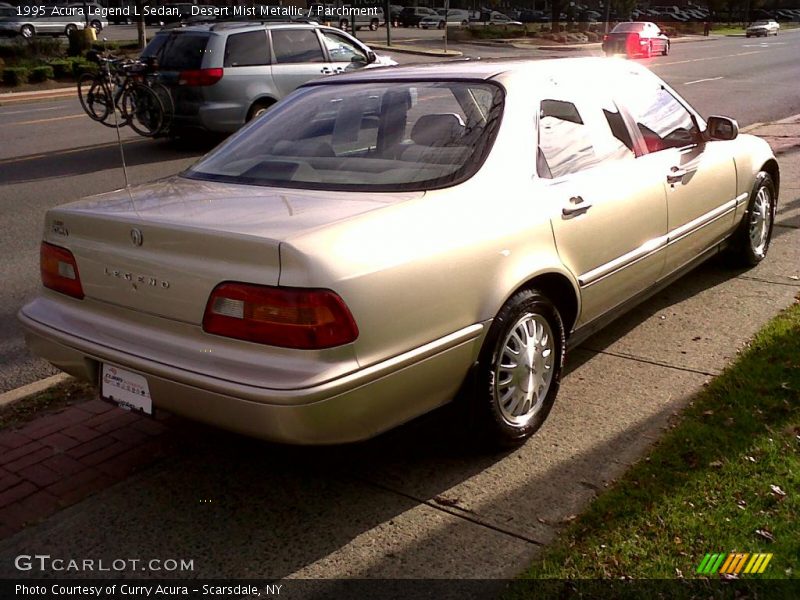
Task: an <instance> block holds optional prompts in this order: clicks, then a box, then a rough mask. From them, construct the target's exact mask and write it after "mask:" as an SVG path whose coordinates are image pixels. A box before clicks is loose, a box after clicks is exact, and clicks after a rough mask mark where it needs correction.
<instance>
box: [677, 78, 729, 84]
mask: <svg viewBox="0 0 800 600" xmlns="http://www.w3.org/2000/svg"><path fill="white" fill-rule="evenodd" d="M719 79H725V78H724V77H708V78H707V79H695V80H694V81H687V82H686V83H684V84H683V85H694V84H695V83H703V82H704V81H717V80H719Z"/></svg>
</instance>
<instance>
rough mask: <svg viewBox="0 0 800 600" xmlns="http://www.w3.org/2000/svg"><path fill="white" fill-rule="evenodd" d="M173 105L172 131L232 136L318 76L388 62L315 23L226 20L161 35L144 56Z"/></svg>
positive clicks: (177, 29) (388, 62)
mask: <svg viewBox="0 0 800 600" xmlns="http://www.w3.org/2000/svg"><path fill="white" fill-rule="evenodd" d="M142 57H143V58H150V57H152V58H154V59H155V60H156V61H157V64H158V66H159V73H158V77H159V80H160V81H161V82H162V83H164V84H165V85H166V86H167V87H168V88H169V89H170V91H171V94H172V97H173V100H174V103H175V116H174V118H173V125H172V133H173V135H179V134H181V133H183V132H185V131H186V130H187V129H195V128H199V129H205V130H209V131H216V132H232V131H236V130H237V129H239V128H240V127H241V126H242V125H244V123H246V122H247V121H250V120H252V119H254V118H256V117H258V116H259V115H261V114H262V113H263V112H265V111H266V110H267V109H268V108H269V107H270V106H272V105H273V104H274V103H275V102H277V101H278V100H280V99H281V98H283V97H284V96H286V95H287V94H289V93H290V92H293V91H294V90H295V88H297V87H298V86H300V85H302V84H303V83H306V82H307V81H310V80H312V79H316V78H319V77H324V76H325V75H331V74H334V73H342V72H349V71H355V70H359V69H363V68H372V67H376V66H387V65H393V64H395V62H394V61H393V60H391V59H389V58H387V57H384V56H378V55H376V54H375V53H374V52H373V51H372V50H370V48H369V47H368V46H366V45H364V44H363V43H362V42H360V41H359V40H357V39H355V38H354V37H352V36H351V35H349V34H347V33H345V32H343V31H340V30H338V29H334V28H331V27H324V26H320V25H317V24H314V23H307V24H306V23H303V24H300V23H281V22H266V23H260V22H224V21H221V22H219V23H215V24H212V23H206V24H198V25H189V26H186V27H179V28H174V29H165V30H162V31H159V32H158V33H157V34H156V35H155V36H154V37H153V39H152V40H151V41H150V43H149V44H148V45H147V47H146V48H145V49H144V51H143V52H142Z"/></svg>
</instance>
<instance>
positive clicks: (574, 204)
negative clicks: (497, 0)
mask: <svg viewBox="0 0 800 600" xmlns="http://www.w3.org/2000/svg"><path fill="white" fill-rule="evenodd" d="M778 184H779V174H778V165H777V163H776V161H775V158H774V156H773V153H772V152H771V150H770V148H769V146H768V145H767V143H765V142H764V141H762V140H760V139H758V138H755V137H752V136H749V135H740V134H739V132H738V127H737V124H736V122H735V121H733V120H731V119H728V118H725V117H710V118H708V120H704V119H703V118H702V117H701V116H700V115H698V114H697V113H696V112H695V111H694V110H692V108H691V107H690V106H689V105H688V104H687V103H686V102H685V101H684V100H683V99H681V98H680V96H678V95H677V94H676V93H675V92H674V91H673V90H672V89H671V88H670V87H669V86H667V85H665V84H664V83H663V82H662V81H661V80H660V79H659V78H657V77H656V76H655V75H653V74H652V73H651V72H649V71H648V70H647V69H645V68H644V67H642V66H640V65H637V64H632V63H630V62H626V61H622V60H616V59H603V58H587V59H567V60H552V61H542V62H491V61H486V62H485V61H475V62H470V63H466V62H463V63H462V62H454V63H445V64H438V65H427V66H411V67H402V68H391V69H376V70H373V71H362V72H359V73H354V74H351V75H343V76H337V77H332V78H327V79H322V80H318V81H315V82H313V83H311V84H308V85H306V86H304V87H302V88H300V89H299V90H297V91H296V92H294V93H293V94H292V95H290V96H289V97H287V98H286V99H285V100H284V101H282V102H280V103H278V104H277V105H276V106H275V108H274V109H272V110H270V111H269V112H268V113H266V114H265V115H264V116H262V117H261V118H259V119H257V120H255V121H254V122H253V123H251V124H250V125H248V126H246V127H245V128H244V129H242V130H241V131H240V132H239V133H237V134H236V135H234V136H233V137H231V138H230V139H229V140H228V141H227V142H226V143H224V144H223V145H221V146H220V147H219V148H217V149H215V150H214V151H213V152H211V153H210V154H209V155H207V156H206V157H204V158H203V159H202V160H200V162H198V163H197V164H195V165H194V166H193V167H191V168H190V169H188V170H187V171H185V172H184V173H182V174H180V175H178V176H176V177H173V178H170V179H167V180H163V181H159V182H155V183H152V184H148V185H143V186H139V187H135V188H132V189H130V190H129V191H126V190H121V191H116V192H112V193H108V194H103V195H99V196H95V197H92V198H88V199H84V200H81V201H79V202H76V203H73V204H69V205H66V206H60V207H57V208H53V209H51V210H50V211H48V213H47V216H46V222H45V230H44V241H43V243H42V246H41V276H42V281H43V284H44V289H43V290H42V293H41V294H40V295H39V296H38V297H37V298H35V299H34V300H33V301H31V302H30V303H29V304H27V305H26V306H25V307H24V308H23V309H22V310H21V311H20V313H19V317H20V319H21V321H22V323H23V325H24V328H25V330H26V335H27V340H28V344H29V345H30V347H31V348H32V350H33V351H34V352H35V353H37V354H38V355H40V356H43V357H45V358H46V359H47V360H49V361H50V362H52V363H53V364H54V365H56V366H57V367H59V368H61V369H63V370H64V371H66V372H68V373H71V374H73V375H76V376H79V377H83V378H86V379H88V380H91V381H95V382H97V383H98V385H99V388H100V393H101V395H102V396H103V397H105V398H108V399H113V400H114V401H116V402H118V403H119V404H121V405H123V406H126V407H133V408H136V409H139V410H142V411H144V412H146V413H152V411H153V410H154V409H155V410H158V409H166V410H169V411H173V412H175V413H179V414H182V415H186V416H188V417H191V418H195V419H199V420H202V421H205V422H208V423H212V424H215V425H218V426H220V427H224V428H228V429H231V430H234V431H238V432H242V433H245V434H249V435H253V436H258V437H262V438H266V439H270V440H276V441H281V442H290V443H302V444H323V443H340V442H348V441H354V440H361V439H365V438H369V437H370V436H374V435H376V434H378V433H380V432H382V431H385V430H387V429H389V428H391V427H394V426H396V425H398V424H400V423H403V422H405V421H408V420H410V419H412V418H414V417H416V416H417V415H420V414H422V413H425V412H426V411H430V410H431V409H434V408H435V407H438V406H441V405H443V404H445V403H447V402H449V401H451V400H452V399H453V398H454V397H456V396H458V397H459V398H462V397H463V398H467V399H468V400H466V401H465V403H464V405H465V410H467V411H469V412H470V414H471V419H470V420H471V421H474V422H475V423H476V424H477V426H478V427H480V428H481V429H482V434H483V435H484V436H487V437H488V438H489V439H491V440H493V441H494V442H497V443H500V444H511V443H515V442H519V441H521V440H524V439H525V438H526V437H528V436H529V435H531V434H532V433H533V432H535V431H536V430H537V429H538V428H539V427H540V426H541V425H542V423H543V422H544V420H545V418H546V417H547V414H548V412H549V411H550V409H551V407H552V406H553V402H554V400H555V397H556V394H557V392H558V388H559V382H560V377H561V372H562V365H563V362H564V356H565V349H566V345H567V344H568V343H569V344H570V345H572V344H574V343H577V342H578V341H579V340H580V339H582V338H583V337H585V336H586V335H587V334H588V333H589V332H591V331H594V330H596V329H597V328H598V327H599V326H600V325H601V324H603V323H605V322H608V321H609V320H610V319H611V318H613V317H614V316H616V315H618V314H619V313H620V312H621V311H622V310H624V309H625V308H627V307H630V306H631V305H632V304H633V303H634V302H636V301H639V300H641V299H643V298H644V297H645V296H646V295H647V294H649V293H652V292H653V291H654V290H656V289H658V288H659V286H662V285H664V284H666V283H667V282H668V281H670V280H672V279H674V278H675V277H676V276H677V275H678V274H680V273H683V272H685V271H686V270H687V269H689V268H691V267H693V266H695V265H697V264H698V263H699V262H700V261H702V260H703V259H706V258H708V257H710V256H711V255H712V254H714V253H716V252H718V251H721V250H723V249H725V250H727V251H728V252H729V253H730V256H731V257H733V258H734V259H735V260H737V261H739V263H741V264H744V265H754V264H756V263H758V262H759V261H761V260H762V259H763V258H764V256H765V254H766V252H767V249H768V247H769V243H770V236H771V231H772V223H773V218H774V215H775V207H776V200H777V195H778Z"/></svg>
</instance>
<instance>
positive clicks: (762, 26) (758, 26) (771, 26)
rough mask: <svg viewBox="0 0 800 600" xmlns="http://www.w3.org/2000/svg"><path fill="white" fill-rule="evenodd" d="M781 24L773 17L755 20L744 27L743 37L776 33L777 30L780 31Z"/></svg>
mask: <svg viewBox="0 0 800 600" xmlns="http://www.w3.org/2000/svg"><path fill="white" fill-rule="evenodd" d="M780 28H781V26H780V25H778V22H777V21H775V20H773V19H768V20H763V21H756V22H755V23H752V24H750V26H749V27H748V28H747V29H745V32H744V35H745V37H752V36H756V37H759V36H762V35H763V36H764V37H766V36H768V35H778V31H780Z"/></svg>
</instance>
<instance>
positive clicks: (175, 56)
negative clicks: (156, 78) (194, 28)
mask: <svg viewBox="0 0 800 600" xmlns="http://www.w3.org/2000/svg"><path fill="white" fill-rule="evenodd" d="M208 37H209V36H208V34H206V33H178V32H170V33H159V34H157V35H156V36H155V37H154V38H153V39H152V40H151V42H150V43H149V44H148V45H147V47H146V48H145V49H144V52H142V57H143V58H147V57H151V56H154V57H155V58H156V59H157V60H158V65H159V68H161V69H166V70H176V71H178V70H180V71H182V70H187V69H199V68H200V67H201V66H202V63H203V56H204V55H205V52H206V46H207V44H208Z"/></svg>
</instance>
